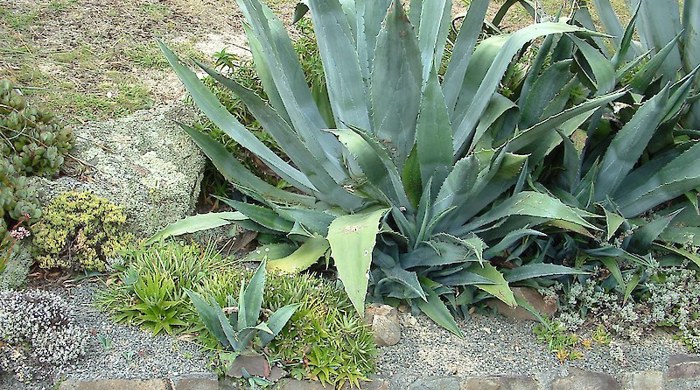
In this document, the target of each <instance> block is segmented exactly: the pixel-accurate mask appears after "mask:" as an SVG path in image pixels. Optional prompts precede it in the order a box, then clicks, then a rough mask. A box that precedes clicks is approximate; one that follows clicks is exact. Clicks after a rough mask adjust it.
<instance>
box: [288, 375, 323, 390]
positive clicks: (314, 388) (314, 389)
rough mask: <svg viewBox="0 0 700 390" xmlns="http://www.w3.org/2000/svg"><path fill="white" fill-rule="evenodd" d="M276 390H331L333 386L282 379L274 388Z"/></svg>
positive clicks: (308, 381)
mask: <svg viewBox="0 0 700 390" xmlns="http://www.w3.org/2000/svg"><path fill="white" fill-rule="evenodd" d="M275 389H276V390H332V389H333V386H324V385H322V384H321V382H317V381H310V380H303V381H302V380H298V379H289V378H284V379H282V380H281V381H279V383H278V384H277V387H275Z"/></svg>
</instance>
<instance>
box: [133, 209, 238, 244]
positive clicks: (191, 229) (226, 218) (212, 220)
mask: <svg viewBox="0 0 700 390" xmlns="http://www.w3.org/2000/svg"><path fill="white" fill-rule="evenodd" d="M244 219H248V217H246V216H245V215H243V214H241V213H240V212H237V211H230V212H221V213H207V214H198V215H192V216H190V217H185V218H183V219H181V220H179V221H176V222H173V223H171V224H170V225H168V226H166V227H165V228H163V229H162V230H160V231H158V233H156V234H154V235H153V236H152V237H151V238H149V239H148V240H146V242H145V243H144V244H145V245H151V244H153V243H155V242H158V241H160V240H163V239H166V238H169V237H174V236H180V235H183V234H188V233H195V232H199V231H202V230H207V229H214V228H217V227H220V226H226V225H229V224H231V223H235V222H234V221H240V220H244Z"/></svg>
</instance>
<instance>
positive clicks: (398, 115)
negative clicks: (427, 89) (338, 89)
mask: <svg viewBox="0 0 700 390" xmlns="http://www.w3.org/2000/svg"><path fill="white" fill-rule="evenodd" d="M421 85H422V65H421V61H420V50H419V48H418V39H417V38H416V35H415V33H414V32H413V26H411V23H410V22H409V21H408V18H407V17H406V15H405V13H404V11H403V7H402V6H401V2H399V1H395V2H394V7H393V10H392V11H391V12H389V13H387V16H386V20H385V21H384V26H383V27H382V30H381V32H380V33H379V37H378V38H377V47H376V49H375V54H374V68H373V69H372V74H371V88H370V92H371V102H372V113H373V123H374V127H373V129H374V133H375V134H376V136H377V138H379V140H380V141H381V142H382V143H385V144H386V145H390V150H391V151H392V154H393V155H394V156H395V158H394V161H395V162H396V165H397V167H398V168H399V169H402V168H403V164H404V162H405V161H406V159H407V158H408V155H409V153H410V152H411V150H412V149H413V145H414V143H415V136H416V133H415V130H416V120H417V118H418V110H419V107H420V96H421ZM363 130H365V131H367V130H368V129H363Z"/></svg>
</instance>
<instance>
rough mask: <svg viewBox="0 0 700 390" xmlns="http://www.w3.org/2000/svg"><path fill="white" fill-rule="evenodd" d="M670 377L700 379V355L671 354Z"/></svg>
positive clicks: (669, 358) (669, 360)
mask: <svg viewBox="0 0 700 390" xmlns="http://www.w3.org/2000/svg"><path fill="white" fill-rule="evenodd" d="M667 376H668V379H672V380H673V379H700V356H696V355H695V356H694V355H671V356H669V357H668V373H667Z"/></svg>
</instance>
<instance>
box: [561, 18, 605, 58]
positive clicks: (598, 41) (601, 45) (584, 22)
mask: <svg viewBox="0 0 700 390" xmlns="http://www.w3.org/2000/svg"><path fill="white" fill-rule="evenodd" d="M574 20H575V21H576V22H577V24H580V25H581V26H582V27H584V28H586V29H588V30H590V31H597V28H596V24H597V23H596V22H595V21H594V20H593V16H591V13H590V11H589V10H588V7H580V8H579V9H577V10H576V12H575V14H574ZM591 39H592V40H593V42H595V45H596V46H597V47H598V49H600V50H601V51H602V52H603V55H605V57H607V58H610V57H611V54H610V50H609V49H608V42H606V41H604V40H603V38H602V37H601V36H596V35H593V36H592V37H591ZM565 40H567V41H568V39H565Z"/></svg>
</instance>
